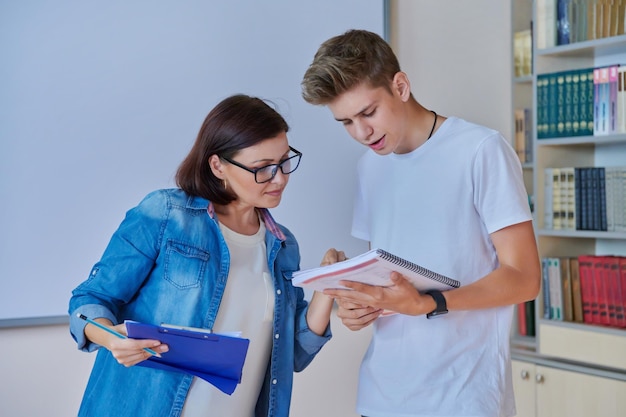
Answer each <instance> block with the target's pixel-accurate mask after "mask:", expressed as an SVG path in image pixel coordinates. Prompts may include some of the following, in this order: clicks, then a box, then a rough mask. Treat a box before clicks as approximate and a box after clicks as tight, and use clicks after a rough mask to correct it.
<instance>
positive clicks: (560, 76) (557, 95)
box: [536, 64, 626, 139]
mask: <svg viewBox="0 0 626 417" xmlns="http://www.w3.org/2000/svg"><path fill="white" fill-rule="evenodd" d="M536 94H537V96H536V104H537V106H536V108H537V121H536V128H537V139H549V138H560V137H572V136H592V135H595V136H600V135H609V134H619V133H626V67H625V66H621V65H617V64H616V65H609V66H604V67H593V68H583V69H576V70H567V71H559V72H553V73H546V74H539V75H537V88H536Z"/></svg>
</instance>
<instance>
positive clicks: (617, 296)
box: [604, 256, 624, 327]
mask: <svg viewBox="0 0 626 417" xmlns="http://www.w3.org/2000/svg"><path fill="white" fill-rule="evenodd" d="M606 259H607V261H606V262H605V264H604V266H605V268H606V267H608V274H609V279H608V280H609V286H610V287H609V292H610V294H609V296H610V302H611V305H610V306H609V313H611V312H612V313H613V317H612V319H613V320H612V321H611V326H614V327H622V322H623V320H624V306H623V305H622V285H621V282H620V276H619V275H620V270H619V268H620V267H619V262H620V261H619V257H618V256H607V257H606Z"/></svg>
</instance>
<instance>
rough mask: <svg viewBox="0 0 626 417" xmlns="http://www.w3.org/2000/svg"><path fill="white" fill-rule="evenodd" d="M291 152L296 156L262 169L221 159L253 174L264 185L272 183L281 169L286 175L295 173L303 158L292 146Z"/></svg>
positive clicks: (224, 158)
mask: <svg viewBox="0 0 626 417" xmlns="http://www.w3.org/2000/svg"><path fill="white" fill-rule="evenodd" d="M289 150H291V152H293V153H295V155H293V156H290V157H289V158H287V159H285V160H283V161H281V162H280V163H278V164H270V165H265V166H263V167H260V168H248V167H247V166H245V165H242V164H240V163H239V162H237V161H233V160H232V159H230V158H226V157H225V156H221V157H220V158H222V159H223V160H225V161H227V162H229V163H231V164H233V165H235V166H238V167H239V168H241V169H245V170H246V171H248V172H251V173H253V174H254V180H255V181H256V182H257V183H258V184H263V183H264V182H268V181H271V180H272V178H274V177H275V176H276V173H277V172H278V168H280V172H282V173H283V174H285V175H287V174H291V173H292V172H293V171H295V170H296V169H297V168H298V165H300V158H301V157H302V152H300V151H298V150H296V149H294V148H292V147H291V146H290V147H289Z"/></svg>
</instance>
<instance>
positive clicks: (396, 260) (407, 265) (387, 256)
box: [376, 249, 461, 288]
mask: <svg viewBox="0 0 626 417" xmlns="http://www.w3.org/2000/svg"><path fill="white" fill-rule="evenodd" d="M376 253H378V255H379V256H380V257H381V258H382V259H384V260H386V261H389V262H391V263H393V264H395V265H398V266H400V267H402V268H404V269H408V270H409V271H413V272H416V273H418V274H420V275H422V276H424V277H426V278H430V279H432V280H435V281H438V282H441V283H443V284H446V285H449V286H450V287H454V288H458V287H460V286H461V283H460V282H459V281H457V280H456V279H452V278H448V277H447V276H445V275H441V274H438V273H436V272H433V271H431V270H430V269H426V268H424V267H423V266H419V265H417V264H414V263H413V262H410V261H407V260H406V259H403V258H401V257H399V256H396V255H394V254H392V253H389V252H387V251H386V250H384V249H377V250H376Z"/></svg>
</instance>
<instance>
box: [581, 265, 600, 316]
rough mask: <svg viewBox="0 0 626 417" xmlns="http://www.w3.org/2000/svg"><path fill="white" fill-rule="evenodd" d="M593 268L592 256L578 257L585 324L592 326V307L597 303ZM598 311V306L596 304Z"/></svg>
mask: <svg viewBox="0 0 626 417" xmlns="http://www.w3.org/2000/svg"><path fill="white" fill-rule="evenodd" d="M592 266H593V256H591V255H580V256H579V257H578V271H579V273H580V295H581V298H582V304H583V322H584V323H587V324H592V323H593V322H594V320H593V313H592V306H593V304H595V303H596V301H595V288H594V285H593V276H592V275H593V274H592V269H591V268H592ZM596 310H597V304H596Z"/></svg>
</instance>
